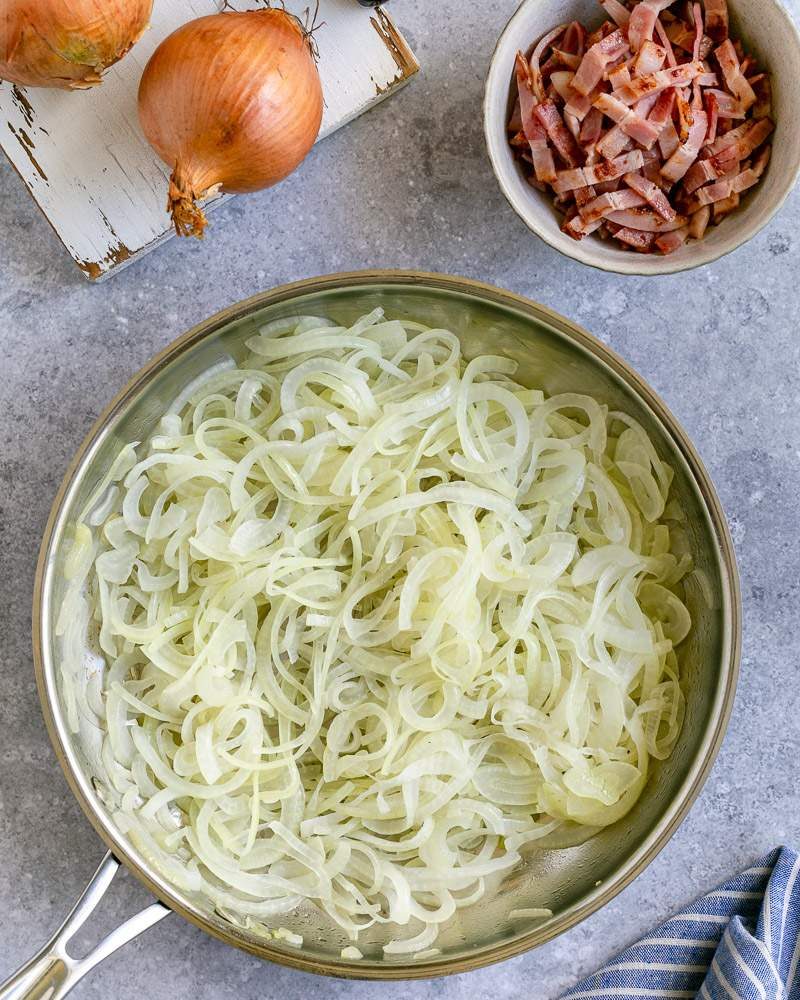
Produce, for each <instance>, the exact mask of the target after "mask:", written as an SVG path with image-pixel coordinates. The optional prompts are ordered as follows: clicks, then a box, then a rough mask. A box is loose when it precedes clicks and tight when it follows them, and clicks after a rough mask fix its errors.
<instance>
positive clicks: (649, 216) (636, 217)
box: [608, 208, 688, 233]
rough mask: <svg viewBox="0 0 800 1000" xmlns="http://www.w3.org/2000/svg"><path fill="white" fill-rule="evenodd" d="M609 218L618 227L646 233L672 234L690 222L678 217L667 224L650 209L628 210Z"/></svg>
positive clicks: (613, 213) (680, 216) (681, 216)
mask: <svg viewBox="0 0 800 1000" xmlns="http://www.w3.org/2000/svg"><path fill="white" fill-rule="evenodd" d="M608 218H609V219H610V220H611V222H616V224H617V225H618V226H625V227H626V228H628V229H641V230H642V231H643V232H646V233H671V232H673V231H674V230H676V229H681V228H682V227H683V226H685V225H686V223H687V221H688V220H687V219H686V217H685V216H683V215H676V216H675V218H674V219H670V221H669V222H667V220H666V219H662V218H661V216H660V215H658V214H657V213H656V212H654V211H652V209H650V208H628V209H626V210H625V211H623V212H612V213H611V215H609V216H608Z"/></svg>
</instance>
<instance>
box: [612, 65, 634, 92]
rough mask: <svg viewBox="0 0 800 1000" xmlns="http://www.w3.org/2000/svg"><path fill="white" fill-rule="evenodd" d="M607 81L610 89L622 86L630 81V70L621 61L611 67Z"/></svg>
mask: <svg viewBox="0 0 800 1000" xmlns="http://www.w3.org/2000/svg"><path fill="white" fill-rule="evenodd" d="M608 82H609V83H610V84H611V89H612V90H617V89H618V88H619V87H624V86H625V84H626V83H630V82H631V71H630V70H629V69H628V66H627V63H622V64H621V65H619V66H617V67H616V68H615V69H613V70H612V71H611V72H610V73H609V74H608Z"/></svg>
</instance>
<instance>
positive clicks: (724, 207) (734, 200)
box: [711, 192, 742, 224]
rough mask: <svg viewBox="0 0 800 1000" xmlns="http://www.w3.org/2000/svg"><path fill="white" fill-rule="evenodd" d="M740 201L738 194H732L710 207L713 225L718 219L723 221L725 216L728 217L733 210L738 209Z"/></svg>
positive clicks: (740, 197)
mask: <svg viewBox="0 0 800 1000" xmlns="http://www.w3.org/2000/svg"><path fill="white" fill-rule="evenodd" d="M741 200H742V196H741V195H740V194H736V192H734V193H733V194H731V195H728V197H727V198H722V199H721V200H720V201H715V202H714V204H713V205H712V206H711V208H712V210H713V214H714V223H715V224H716V223H718V222H719V221H720V219H723V218H724V217H725V216H726V215H730V213H731V212H733V211H734V210H735V209H737V208H738V207H739V203H740V202H741Z"/></svg>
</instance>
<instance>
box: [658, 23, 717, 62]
mask: <svg viewBox="0 0 800 1000" xmlns="http://www.w3.org/2000/svg"><path fill="white" fill-rule="evenodd" d="M665 30H666V33H667V38H669V40H670V41H671V42H672V44H673V45H677V46H678V48H679V49H683V51H684V52H693V50H694V45H695V32H694V30H693V29H692V28H690V27H689V26H688V25H687V24H685V23H684V22H683V21H673V22H672V24H670V25H668V26H667V28H666V29H665ZM713 48H714V41H713V39H712V38H711V36H710V35H705V34H704V35H703V36H702V38H701V39H700V48H699V50H698V55H697V58H698V59H705V58H706V56H708V54H709V52H710V51H711V50H712V49H713Z"/></svg>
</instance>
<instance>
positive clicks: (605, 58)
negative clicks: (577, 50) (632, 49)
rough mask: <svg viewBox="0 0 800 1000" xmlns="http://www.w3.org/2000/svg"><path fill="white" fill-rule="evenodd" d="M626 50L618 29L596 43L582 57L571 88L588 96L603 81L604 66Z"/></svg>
mask: <svg viewBox="0 0 800 1000" xmlns="http://www.w3.org/2000/svg"><path fill="white" fill-rule="evenodd" d="M627 50H628V40H627V39H626V37H625V35H624V33H623V32H622V30H621V29H620V28H617V30H616V31H614V32H612V34H610V35H607V36H606V37H605V38H603V39H601V41H599V42H596V43H595V44H594V45H593V46H592V47H591V48H590V49H589V50H588V52H587V53H586V55H585V56H584V57H583V61H582V62H581V64H580V66H579V67H578V71H577V73H576V74H575V79H574V80H573V81H572V86H573V87H574V88H575V90H577V92H578V93H579V94H584V95H586V94H590V93H591V92H592V91H593V90H594V89H595V87H596V86H597V85H598V83H600V81H601V80H602V79H603V73H604V72H605V69H606V66H608V64H609V63H610V62H613V61H614V60H615V59H618V58H619V57H620V56H621V55H623V54H624V53H625V52H627Z"/></svg>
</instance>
